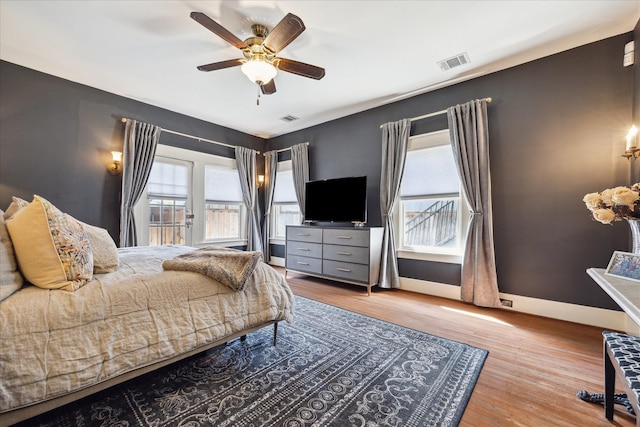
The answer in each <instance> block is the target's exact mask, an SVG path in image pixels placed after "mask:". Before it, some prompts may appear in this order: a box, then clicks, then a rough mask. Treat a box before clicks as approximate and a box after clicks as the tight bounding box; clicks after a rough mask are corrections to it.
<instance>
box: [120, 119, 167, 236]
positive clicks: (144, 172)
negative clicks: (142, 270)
mask: <svg viewBox="0 0 640 427" xmlns="http://www.w3.org/2000/svg"><path fill="white" fill-rule="evenodd" d="M161 131H162V129H161V128H160V127H158V126H155V125H151V124H149V123H144V122H138V121H135V120H127V124H126V125H125V131H124V146H123V150H122V151H123V156H122V158H123V161H122V201H121V204H120V247H128V246H136V245H137V244H138V236H137V234H136V221H135V218H134V215H133V207H134V206H135V205H136V203H137V202H138V200H140V196H142V193H143V191H144V188H145V187H146V185H147V181H148V180H149V174H150V173H151V166H153V159H154V157H155V155H156V147H157V146H158V140H159V139H160V132H161Z"/></svg>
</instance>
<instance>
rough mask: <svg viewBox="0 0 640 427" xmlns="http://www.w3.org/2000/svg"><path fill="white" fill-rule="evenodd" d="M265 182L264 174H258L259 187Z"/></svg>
mask: <svg viewBox="0 0 640 427" xmlns="http://www.w3.org/2000/svg"><path fill="white" fill-rule="evenodd" d="M263 184H264V175H258V187H262V185H263Z"/></svg>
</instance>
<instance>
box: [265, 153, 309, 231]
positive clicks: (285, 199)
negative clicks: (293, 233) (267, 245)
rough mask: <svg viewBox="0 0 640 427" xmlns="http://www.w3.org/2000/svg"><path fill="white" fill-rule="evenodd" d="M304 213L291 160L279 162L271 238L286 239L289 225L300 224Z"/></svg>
mask: <svg viewBox="0 0 640 427" xmlns="http://www.w3.org/2000/svg"><path fill="white" fill-rule="evenodd" d="M301 223H302V213H301V212H300V207H299V206H298V201H297V199H296V191H295V189H294V186H293V171H292V166H291V160H288V161H285V162H279V163H278V169H277V171H276V186H275V189H274V191H273V206H272V207H271V231H270V234H271V239H277V240H280V239H281V240H284V239H285V237H286V231H287V225H300V224H301Z"/></svg>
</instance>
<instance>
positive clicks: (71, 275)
mask: <svg viewBox="0 0 640 427" xmlns="http://www.w3.org/2000/svg"><path fill="white" fill-rule="evenodd" d="M7 229H8V230H9V235H10V236H11V241H12V242H13V247H14V250H15V253H16V258H17V260H18V267H19V268H20V271H21V272H22V274H23V275H24V277H25V278H26V279H27V280H28V281H29V282H31V283H33V284H34V285H36V286H38V287H41V288H45V289H64V290H68V291H75V290H76V289H78V288H80V287H81V286H84V285H85V284H86V283H87V282H89V281H90V280H91V279H92V278H93V254H92V252H91V244H90V242H89V236H88V235H87V233H86V232H85V231H84V229H83V228H82V225H81V224H80V222H78V221H77V220H75V219H73V218H72V217H71V216H69V215H65V214H64V213H63V212H61V211H60V210H59V209H57V208H56V207H55V206H53V205H52V204H51V203H50V202H48V201H47V200H45V199H43V198H42V197H39V196H33V202H31V203H29V204H28V205H27V206H26V207H24V208H22V209H20V210H19V211H18V212H17V213H15V214H14V215H13V216H12V217H11V218H10V219H8V220H7Z"/></svg>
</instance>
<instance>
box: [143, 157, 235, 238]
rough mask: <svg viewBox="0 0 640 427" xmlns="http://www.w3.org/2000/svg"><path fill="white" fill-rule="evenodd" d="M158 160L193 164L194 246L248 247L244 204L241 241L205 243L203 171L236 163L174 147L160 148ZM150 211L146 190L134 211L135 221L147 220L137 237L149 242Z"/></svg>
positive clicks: (192, 233)
mask: <svg viewBox="0 0 640 427" xmlns="http://www.w3.org/2000/svg"><path fill="white" fill-rule="evenodd" d="M156 156H157V157H165V158H168V159H169V160H171V159H175V160H178V161H180V160H182V161H187V162H191V163H192V164H193V170H192V182H191V196H192V198H193V201H192V212H193V214H194V215H196V218H199V220H194V221H193V226H192V227H191V236H192V237H191V238H192V245H193V246H196V247H197V246H206V245H209V244H213V243H215V244H216V245H220V246H227V247H229V246H245V245H247V235H246V234H247V227H246V222H247V209H246V207H245V206H244V203H242V204H241V205H240V239H215V240H212V239H205V238H204V236H205V230H204V218H205V203H206V201H205V199H204V194H205V188H204V185H205V180H204V169H205V166H206V165H207V164H209V165H219V166H225V167H232V168H237V166H236V160H235V159H230V158H227V157H221V156H216V155H213V154H206V153H200V152H198V151H192V150H187V149H184V148H178V147H172V146H169V145H163V144H158V146H157V148H156ZM148 211H149V206H148V195H147V190H146V188H145V191H144V193H143V194H142V196H141V197H140V201H138V203H137V204H136V206H135V207H134V212H135V216H136V219H138V218H140V219H143V218H144V220H140V221H136V224H137V230H138V235H139V236H141V237H143V236H144V234H146V241H147V242H148V241H149V236H148V230H147V228H148V225H149V224H148V219H146V215H147V212H148Z"/></svg>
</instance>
